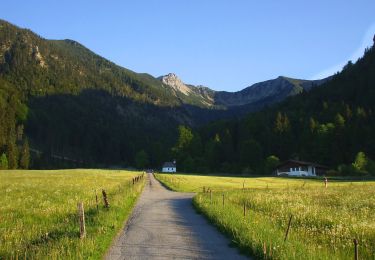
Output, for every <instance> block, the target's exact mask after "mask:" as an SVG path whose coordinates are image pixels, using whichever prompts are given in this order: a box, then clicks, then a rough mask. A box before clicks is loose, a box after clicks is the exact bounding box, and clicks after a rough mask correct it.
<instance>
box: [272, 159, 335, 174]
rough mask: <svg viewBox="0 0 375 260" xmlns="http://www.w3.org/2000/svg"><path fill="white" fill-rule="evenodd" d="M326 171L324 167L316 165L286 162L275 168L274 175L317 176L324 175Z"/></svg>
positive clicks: (292, 161) (293, 161)
mask: <svg viewBox="0 0 375 260" xmlns="http://www.w3.org/2000/svg"><path fill="white" fill-rule="evenodd" d="M327 169H328V168H327V167H326V166H323V165H319V164H316V163H311V162H302V161H296V160H288V161H285V162H283V163H281V164H280V165H278V166H277V168H276V174H277V175H278V176H282V175H287V176H317V175H324V174H325V172H326V171H327Z"/></svg>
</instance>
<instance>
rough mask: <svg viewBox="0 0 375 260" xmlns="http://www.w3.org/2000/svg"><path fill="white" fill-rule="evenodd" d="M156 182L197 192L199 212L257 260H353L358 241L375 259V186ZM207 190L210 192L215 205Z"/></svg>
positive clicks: (363, 253) (208, 179)
mask: <svg viewBox="0 0 375 260" xmlns="http://www.w3.org/2000/svg"><path fill="white" fill-rule="evenodd" d="M157 178H158V179H159V180H161V181H162V182H164V183H165V184H166V185H168V186H169V187H171V188H172V189H175V190H181V191H195V192H199V193H198V194H197V196H195V198H194V201H193V203H194V205H195V206H196V208H197V209H198V210H199V211H201V212H202V213H203V214H204V215H206V216H207V217H208V219H209V220H210V221H211V222H213V223H214V224H215V225H216V226H218V227H219V228H220V229H221V230H222V231H223V232H225V233H227V234H228V235H229V236H230V237H231V238H232V239H233V242H234V243H235V244H236V245H237V246H238V247H240V248H241V249H242V250H243V251H245V252H247V253H249V254H251V255H254V256H257V257H259V258H269V259H353V257H354V245H353V239H354V238H355V239H358V241H359V254H360V257H361V258H362V259H374V258H375V246H374V245H375V222H374V216H375V182H335V181H329V183H328V188H325V187H324V183H323V181H322V180H306V179H287V178H273V177H265V178H239V177H238V178H237V177H233V178H232V177H212V176H193V175H171V174H158V175H157ZM244 183H245V185H244ZM243 185H244V186H245V189H243ZM203 187H205V189H206V190H207V188H210V189H211V190H212V201H211V195H210V193H203V192H202V191H203ZM223 195H224V205H223ZM244 205H245V208H246V216H244V210H243V208H244ZM291 215H292V216H293V218H292V222H291V229H290V233H289V235H288V238H287V240H286V242H284V238H285V233H286V229H287V224H288V220H289V218H290V216H291Z"/></svg>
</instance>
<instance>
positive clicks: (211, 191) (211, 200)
mask: <svg viewBox="0 0 375 260" xmlns="http://www.w3.org/2000/svg"><path fill="white" fill-rule="evenodd" d="M210 203H211V204H212V190H211V189H210Z"/></svg>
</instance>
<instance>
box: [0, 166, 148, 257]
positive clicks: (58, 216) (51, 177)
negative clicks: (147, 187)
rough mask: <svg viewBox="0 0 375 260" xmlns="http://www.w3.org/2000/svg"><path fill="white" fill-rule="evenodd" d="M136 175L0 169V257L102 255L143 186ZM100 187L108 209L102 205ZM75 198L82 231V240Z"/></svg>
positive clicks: (92, 171)
mask: <svg viewBox="0 0 375 260" xmlns="http://www.w3.org/2000/svg"><path fill="white" fill-rule="evenodd" d="M138 175H140V173H139V172H128V171H119V170H79V169H77V170H51V171H17V170H12V171H10V170H9V171H7V170H6V171H0V193H1V196H0V205H1V206H0V259H18V258H19V259H101V258H102V257H103V255H104V254H105V252H106V250H107V249H108V247H109V246H110V244H111V242H112V240H113V238H114V237H115V235H116V234H117V233H118V231H119V230H120V229H121V227H122V226H123V224H124V221H125V220H126V219H127V217H128V216H129V214H130V212H131V209H132V207H133V205H134V204H135V202H136V199H137V197H138V195H139V194H140V192H141V190H142V187H143V183H144V182H143V181H140V182H138V183H136V184H135V185H133V184H132V178H134V177H135V176H138ZM102 189H105V191H106V192H107V195H108V200H109V204H110V208H109V209H105V208H104V206H103V203H102V194H101V190H102ZM95 190H96V191H97V194H98V199H99V210H97V209H96V199H95ZM80 201H82V202H83V203H84V208H85V215H86V232H87V237H86V238H85V239H82V240H81V239H80V238H79V224H78V216H77V203H78V202H80Z"/></svg>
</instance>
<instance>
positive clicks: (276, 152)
mask: <svg viewBox="0 0 375 260" xmlns="http://www.w3.org/2000/svg"><path fill="white" fill-rule="evenodd" d="M280 80H284V79H282V78H281V79H280ZM374 101H375V47H374V46H373V47H371V48H369V49H366V51H365V54H364V56H363V57H362V58H361V59H359V60H358V61H357V62H356V63H355V64H353V63H352V62H351V61H350V62H348V64H347V65H346V66H345V67H344V68H343V70H342V71H341V72H340V73H338V74H336V75H334V76H333V77H332V78H331V79H330V80H329V81H327V82H325V83H324V84H322V85H321V86H318V87H316V88H313V89H312V90H310V91H309V92H303V93H301V94H300V95H297V96H294V97H288V98H287V99H286V100H285V101H283V102H281V103H279V104H278V105H276V106H273V107H270V108H267V109H264V110H263V111H259V112H256V113H252V114H249V115H247V116H246V117H245V118H243V119H239V120H228V121H221V122H220V121H219V122H213V123H211V124H209V125H207V126H204V127H201V128H199V129H196V130H193V131H192V130H190V129H188V128H181V129H180V132H181V133H183V134H181V133H180V138H179V140H178V142H177V143H176V145H175V148H174V151H175V157H176V158H177V161H180V169H181V168H183V169H184V170H186V171H198V172H200V171H207V172H237V173H238V172H244V173H254V174H260V173H264V174H270V173H271V172H272V165H274V164H275V163H276V164H277V162H278V161H280V160H281V161H282V160H286V159H291V158H294V159H300V160H304V161H313V162H318V163H320V164H325V165H327V166H329V167H330V168H331V169H335V170H337V171H339V172H340V174H341V175H345V174H349V175H350V174H360V175H361V174H362V175H365V174H369V173H372V174H375V164H374V163H373V162H372V161H371V160H370V159H375V136H374V134H373V133H374V132H375V115H374V111H375V102H374ZM186 132H190V134H186ZM186 136H189V138H188V140H186ZM360 152H362V153H360ZM354 160H356V162H355V163H353V162H354ZM352 163H353V164H352Z"/></svg>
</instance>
